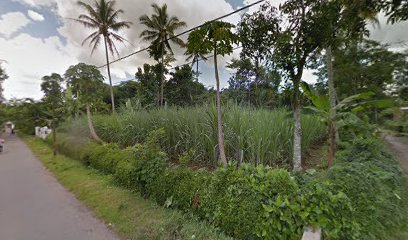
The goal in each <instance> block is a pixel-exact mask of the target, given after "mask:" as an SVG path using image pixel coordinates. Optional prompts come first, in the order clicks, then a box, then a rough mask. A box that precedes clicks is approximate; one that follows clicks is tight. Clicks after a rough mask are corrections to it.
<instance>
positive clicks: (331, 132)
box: [326, 46, 337, 168]
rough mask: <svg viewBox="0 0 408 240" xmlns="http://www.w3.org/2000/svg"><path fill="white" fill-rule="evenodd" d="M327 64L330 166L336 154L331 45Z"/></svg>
mask: <svg viewBox="0 0 408 240" xmlns="http://www.w3.org/2000/svg"><path fill="white" fill-rule="evenodd" d="M326 65H327V77H328V85H329V98H330V113H329V123H328V128H329V129H328V131H329V150H328V160H327V166H328V167H329V168H330V167H332V166H333V163H334V158H335V154H336V132H337V130H336V89H335V88H334V79H333V62H332V49H331V46H329V47H327V49H326Z"/></svg>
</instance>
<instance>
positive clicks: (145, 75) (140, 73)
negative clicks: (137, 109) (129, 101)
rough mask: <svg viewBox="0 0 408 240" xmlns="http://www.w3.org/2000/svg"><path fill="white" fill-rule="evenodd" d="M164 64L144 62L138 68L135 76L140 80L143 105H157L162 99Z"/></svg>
mask: <svg viewBox="0 0 408 240" xmlns="http://www.w3.org/2000/svg"><path fill="white" fill-rule="evenodd" d="M161 73H162V66H161V64H157V65H155V66H152V65H149V64H144V65H143V69H142V68H138V70H137V72H136V74H135V78H136V80H137V81H138V82H140V98H141V103H142V105H143V106H157V103H158V102H159V101H160V84H161V75H162V74H161Z"/></svg>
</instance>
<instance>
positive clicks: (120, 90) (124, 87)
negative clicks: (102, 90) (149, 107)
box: [114, 81, 141, 105]
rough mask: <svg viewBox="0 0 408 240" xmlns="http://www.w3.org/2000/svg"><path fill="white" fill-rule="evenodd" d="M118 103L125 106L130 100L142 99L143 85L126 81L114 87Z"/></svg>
mask: <svg viewBox="0 0 408 240" xmlns="http://www.w3.org/2000/svg"><path fill="white" fill-rule="evenodd" d="M114 90H115V97H116V102H117V103H119V104H121V105H123V104H126V102H127V101H128V100H129V99H140V95H141V83H140V82H136V81H126V82H122V83H120V84H119V85H117V86H115V87H114Z"/></svg>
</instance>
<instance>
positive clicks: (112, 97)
mask: <svg viewBox="0 0 408 240" xmlns="http://www.w3.org/2000/svg"><path fill="white" fill-rule="evenodd" d="M103 40H104V42H105V55H106V66H107V68H108V78H109V85H110V94H111V103H112V113H115V96H114V95H113V86H112V77H111V72H110V64H109V52H108V44H107V42H106V36H104V37H103Z"/></svg>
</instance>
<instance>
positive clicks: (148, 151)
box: [115, 129, 166, 197]
mask: <svg viewBox="0 0 408 240" xmlns="http://www.w3.org/2000/svg"><path fill="white" fill-rule="evenodd" d="M163 134H164V132H163V130H162V129H159V130H156V131H152V132H151V133H150V134H149V136H148V138H147V141H146V143H145V144H137V145H135V146H134V147H133V148H130V149H127V150H126V152H128V153H129V154H130V155H131V159H130V160H129V161H124V162H123V163H121V164H120V165H119V167H118V169H116V172H115V178H116V179H117V180H118V181H119V182H120V183H125V184H126V185H127V186H128V187H130V188H132V187H135V188H137V189H138V190H139V191H140V193H141V194H142V195H143V196H146V197H147V196H149V195H150V193H151V184H153V182H154V181H155V180H156V179H157V178H158V177H159V176H160V175H161V174H162V173H163V171H164V170H165V167H166V154H165V153H163V152H162V151H161V149H160V145H159V144H158V141H159V140H160V137H161V136H162V135H163Z"/></svg>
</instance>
